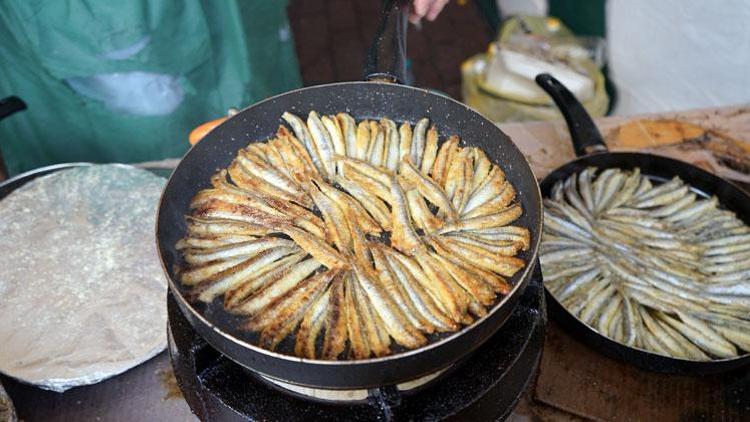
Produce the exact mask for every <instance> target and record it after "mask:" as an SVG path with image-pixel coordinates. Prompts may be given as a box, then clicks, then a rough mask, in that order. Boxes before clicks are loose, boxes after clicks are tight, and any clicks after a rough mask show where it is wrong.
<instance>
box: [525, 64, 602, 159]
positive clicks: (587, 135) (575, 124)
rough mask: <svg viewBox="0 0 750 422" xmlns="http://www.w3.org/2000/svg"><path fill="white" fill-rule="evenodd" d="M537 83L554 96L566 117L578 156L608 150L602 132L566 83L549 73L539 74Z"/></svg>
mask: <svg viewBox="0 0 750 422" xmlns="http://www.w3.org/2000/svg"><path fill="white" fill-rule="evenodd" d="M536 83H537V85H539V86H540V87H541V88H542V89H543V90H544V91H546V92H547V94H548V95H549V96H550V97H552V99H553V100H554V101H555V104H557V107H558V108H559V109H560V112H561V113H562V115H563V117H565V122H566V123H567V124H568V130H570V138H571V140H572V141H573V149H574V150H575V152H576V155H577V156H579V157H580V156H582V155H588V154H593V153H596V152H605V151H607V145H606V144H605V143H604V139H602V134H601V133H599V129H597V128H596V125H595V124H594V121H593V120H592V119H591V116H590V115H589V113H588V112H587V111H586V109H585V108H583V105H581V103H580V102H579V101H578V100H577V99H576V97H574V96H573V94H572V93H571V92H570V91H569V90H568V88H566V87H565V85H563V84H562V83H560V81H558V80H557V79H555V78H554V77H553V76H552V75H550V74H549V73H541V74H539V75H537V76H536Z"/></svg>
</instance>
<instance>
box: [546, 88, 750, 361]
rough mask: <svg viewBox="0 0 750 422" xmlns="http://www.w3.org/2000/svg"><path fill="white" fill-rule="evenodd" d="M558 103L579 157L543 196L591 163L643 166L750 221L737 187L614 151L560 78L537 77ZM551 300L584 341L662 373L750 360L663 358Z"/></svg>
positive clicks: (550, 180)
mask: <svg viewBox="0 0 750 422" xmlns="http://www.w3.org/2000/svg"><path fill="white" fill-rule="evenodd" d="M536 81H537V84H539V86H540V87H542V88H543V89H544V90H545V91H546V92H547V93H548V94H549V95H550V96H551V97H552V99H553V100H554V101H555V104H557V106H558V108H559V109H560V111H561V112H562V114H563V117H564V118H565V121H566V123H567V124H568V128H569V130H570V136H571V140H572V142H573V148H574V150H575V152H576V155H577V156H578V158H577V159H575V160H573V161H571V162H569V163H567V164H565V165H563V166H562V167H560V168H558V169H556V170H555V171H553V172H552V173H550V174H549V175H547V177H545V178H544V180H543V181H542V183H541V190H542V195H543V196H544V197H549V196H550V193H551V191H552V187H553V186H554V185H555V184H556V183H557V182H558V181H560V180H565V179H567V178H568V177H570V176H572V175H573V174H575V173H580V172H581V171H583V170H584V169H586V168H587V167H598V168H599V169H606V168H621V169H625V170H632V169H634V168H635V167H640V169H641V173H642V174H643V175H645V176H647V177H649V178H651V179H653V180H654V182H655V183H657V184H658V183H661V182H663V181H667V180H669V179H672V178H673V177H674V176H679V177H680V178H681V179H682V180H683V181H685V182H686V183H687V184H689V185H690V186H692V187H693V188H695V189H697V190H699V191H700V192H702V193H703V194H705V195H706V196H711V195H714V196H716V197H717V198H718V199H719V202H720V203H721V206H722V207H724V208H726V209H729V210H731V211H734V212H735V213H736V214H737V216H738V217H739V218H740V219H742V221H744V222H745V224H750V196H748V194H747V193H746V192H745V191H744V190H742V189H740V188H739V187H737V186H736V185H734V184H732V183H730V182H728V181H726V180H724V179H722V178H721V177H719V176H716V175H714V174H712V173H709V172H707V171H705V170H703V169H701V168H698V167H696V166H694V165H692V164H689V163H686V162H684V161H679V160H674V159H672V158H667V157H662V156H658V155H654V154H645V153H637V152H609V151H608V150H607V146H606V145H605V143H604V141H603V140H602V136H601V134H600V133H599V130H598V129H597V128H596V125H594V122H593V121H592V120H591V117H590V116H589V115H588V113H587V112H586V110H585V109H584V108H583V106H582V105H581V104H580V103H579V102H578V100H576V98H575V97H574V96H573V94H571V93H570V91H568V90H567V89H566V88H565V86H563V85H562V84H561V83H560V82H559V81H557V80H556V79H555V78H553V77H552V76H550V75H548V74H542V75H539V76H537V78H536ZM547 301H548V302H547V303H549V309H550V312H551V313H552V316H553V317H554V318H556V319H557V320H559V321H560V322H561V323H562V324H563V326H564V327H566V328H567V329H569V330H570V331H571V332H572V333H573V334H574V335H575V336H576V338H578V339H580V340H583V341H584V342H586V343H588V344H589V345H591V346H592V347H594V348H596V349H597V350H600V351H602V352H603V353H605V354H606V355H608V356H611V357H614V358H616V359H620V360H624V361H626V362H629V363H632V364H633V365H635V366H638V367H640V368H643V369H647V370H651V371H659V372H672V373H686V374H703V373H716V372H723V371H728V370H731V369H736V368H739V367H741V366H744V365H747V364H748V363H750V354H748V355H742V356H739V357H735V358H731V359H721V360H712V361H705V362H702V361H691V360H685V359H677V358H671V357H667V356H662V355H659V354H656V353H651V352H649V351H646V350H643V349H639V348H634V347H629V346H626V345H623V344H621V343H618V342H616V341H614V340H611V339H610V338H609V337H606V336H603V335H601V334H599V332H597V331H596V330H594V329H592V328H591V327H589V326H588V325H586V324H585V323H583V322H582V321H580V320H579V319H578V318H577V317H576V316H574V315H573V314H571V313H570V312H568V311H567V309H565V307H564V306H562V304H560V302H558V301H557V300H556V299H555V297H554V296H553V295H551V294H550V292H549V290H548V291H547Z"/></svg>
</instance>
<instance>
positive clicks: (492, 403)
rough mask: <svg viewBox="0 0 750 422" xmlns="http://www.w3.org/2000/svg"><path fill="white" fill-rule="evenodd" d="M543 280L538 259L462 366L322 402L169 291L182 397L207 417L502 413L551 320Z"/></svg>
mask: <svg viewBox="0 0 750 422" xmlns="http://www.w3.org/2000/svg"><path fill="white" fill-rule="evenodd" d="M541 281H542V277H541V273H540V271H539V266H538V265H537V268H536V269H535V273H534V275H533V279H532V280H531V282H530V283H529V286H528V287H527V289H526V291H525V292H524V294H523V296H522V297H521V299H520V302H519V304H518V307H517V308H516V309H515V311H514V312H513V314H512V315H511V316H510V318H509V319H508V321H507V322H506V323H505V325H503V327H502V328H501V329H500V330H499V331H498V332H497V334H495V335H494V336H493V337H492V338H490V340H488V341H487V342H486V343H485V344H483V345H482V346H481V347H480V348H479V349H478V350H477V351H476V352H475V353H473V354H472V355H471V356H469V357H468V359H466V361H465V362H464V363H462V364H461V366H460V367H458V368H455V369H454V370H452V371H450V372H448V373H446V374H445V375H443V376H441V377H440V378H439V379H438V380H436V381H435V382H434V383H431V384H430V385H429V386H427V387H425V388H423V389H420V390H419V391H416V392H414V393H404V392H399V391H398V390H397V389H395V388H390V389H389V388H385V389H380V390H379V391H380V393H379V394H375V395H371V396H370V397H369V398H368V402H367V403H358V404H337V403H323V402H319V401H311V400H308V399H304V398H300V397H297V396H294V395H291V394H284V393H282V392H279V391H278V390H277V389H275V388H273V387H270V386H269V385H268V384H267V382H264V381H261V380H260V379H259V377H258V376H257V375H255V374H252V373H250V372H248V371H246V370H244V369H242V367H240V366H239V365H237V364H236V363H234V362H232V361H231V360H229V359H228V358H226V357H225V356H223V355H221V354H220V353H219V352H217V351H216V350H215V349H213V348H212V347H211V346H209V345H208V344H207V343H206V342H205V341H204V340H203V339H202V338H200V337H199V336H198V335H197V333H196V332H195V331H194V330H193V329H192V328H191V327H190V325H189V324H188V322H187V320H185V318H184V316H183V315H182V313H181V312H180V310H179V308H178V307H177V303H176V302H175V300H174V298H173V297H172V296H171V294H170V295H169V296H168V299H167V306H168V311H169V352H170V356H171V359H172V366H173V367H174V369H175V375H176V377H177V381H178V384H179V386H180V389H181V390H182V392H183V394H184V396H185V400H187V402H188V404H189V405H190V408H191V409H192V411H193V412H194V413H195V414H196V415H197V416H198V417H199V418H200V419H201V420H204V421H235V420H282V421H285V422H292V421H305V420H316V421H319V420H346V421H364V420H385V421H390V420H443V419H447V418H451V419H458V420H474V421H475V420H501V419H504V418H506V417H507V416H508V414H509V413H510V412H511V411H512V410H513V408H514V407H515V405H516V403H517V402H518V399H519V397H520V396H521V394H522V393H523V392H524V391H525V390H526V388H527V386H528V384H529V382H530V380H531V379H533V376H534V374H535V373H536V370H537V367H538V364H539V358H540V356H541V351H542V344H543V341H544V327H545V325H546V317H545V302H544V294H543V289H542V282H541ZM386 393H387V394H386Z"/></svg>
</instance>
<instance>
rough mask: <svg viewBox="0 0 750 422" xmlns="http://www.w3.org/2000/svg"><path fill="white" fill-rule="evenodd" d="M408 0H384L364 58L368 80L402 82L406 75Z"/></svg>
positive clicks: (366, 78)
mask: <svg viewBox="0 0 750 422" xmlns="http://www.w3.org/2000/svg"><path fill="white" fill-rule="evenodd" d="M409 4H410V2H409V1H408V0H384V1H383V9H382V11H381V16H380V24H379V25H378V30H377V32H375V38H374V39H373V41H372V45H371V46H370V50H369V51H368V52H367V59H366V61H365V69H364V79H365V80H366V81H385V82H395V83H400V84H403V83H404V81H405V76H406V29H407V16H408V14H409Z"/></svg>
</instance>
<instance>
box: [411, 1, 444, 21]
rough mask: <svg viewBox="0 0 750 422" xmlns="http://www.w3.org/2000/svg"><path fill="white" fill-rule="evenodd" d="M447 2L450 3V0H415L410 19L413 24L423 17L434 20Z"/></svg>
mask: <svg viewBox="0 0 750 422" xmlns="http://www.w3.org/2000/svg"><path fill="white" fill-rule="evenodd" d="M446 4H448V0H414V3H413V4H412V8H411V14H410V15H409V21H410V22H411V23H413V24H417V23H419V21H421V20H422V18H426V19H427V20H428V21H434V20H435V18H437V16H438V15H439V14H440V11H442V10H443V7H445V5H446Z"/></svg>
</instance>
